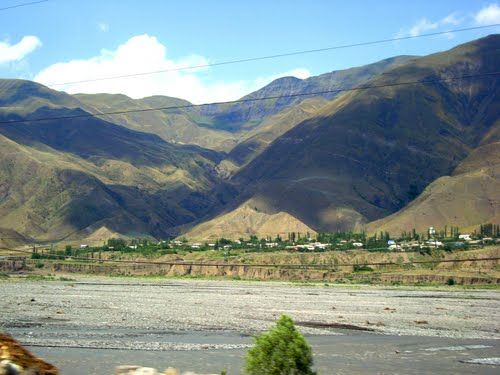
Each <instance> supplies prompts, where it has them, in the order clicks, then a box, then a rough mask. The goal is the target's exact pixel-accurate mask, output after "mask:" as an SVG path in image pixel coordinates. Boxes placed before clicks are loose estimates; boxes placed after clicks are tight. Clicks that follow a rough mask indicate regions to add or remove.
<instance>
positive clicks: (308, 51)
mask: <svg viewBox="0 0 500 375" xmlns="http://www.w3.org/2000/svg"><path fill="white" fill-rule="evenodd" d="M0 10H1V9H0ZM496 26H500V23H496V24H491V25H484V26H474V27H465V28H461V29H453V30H446V31H436V32H433V33H426V34H420V35H408V36H401V37H396V38H389V39H379V40H372V41H368V42H360V43H353V44H342V45H338V46H332V47H325V48H317V49H310V50H302V51H293V52H286V53H280V54H276V55H267V56H258V57H250V58H246V59H236V60H227V61H221V62H215V63H208V64H199V65H191V66H183V67H179V68H171V69H163V70H155V71H150V72H139V73H131V74H123V75H116V76H109V77H100V78H91V79H84V80H79V81H69V82H56V83H49V84H47V86H66V85H73V84H77V83H88V82H97V81H106V80H113V79H120V78H129V77H139V76H145V75H151V74H159V73H168V72H178V71H182V70H192V69H199V68H208V67H212V66H221V65H230V64H241V63H246V62H251V61H259V60H270V59H277V58H280V57H288V56H297V55H305V54H310V53H318V52H326V51H332V50H338V49H345V48H353V47H362V46H369V45H375V44H382V43H389V42H397V41H401V40H408V39H417V38H426V37H430V36H436V35H444V34H449V33H458V32H464V31H472V30H480V29H485V28H490V27H496Z"/></svg>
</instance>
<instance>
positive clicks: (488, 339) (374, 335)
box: [0, 277, 500, 373]
mask: <svg viewBox="0 0 500 375" xmlns="http://www.w3.org/2000/svg"><path fill="white" fill-rule="evenodd" d="M159 280H161V279H159ZM159 280H146V279H131V278H130V279H129V278H121V279H119V278H88V277H79V278H78V279H77V280H75V281H28V280H22V281H12V280H11V281H7V282H2V283H0V296H1V298H0V312H1V314H0V326H1V329H2V330H3V331H6V332H8V333H11V334H12V335H13V336H14V337H15V338H17V339H19V340H20V341H21V342H22V343H24V344H26V345H29V346H30V347H32V348H33V350H34V351H35V352H37V351H38V352H39V353H41V355H47V353H49V354H48V355H49V357H50V355H51V354H50V353H52V355H54V353H55V355H56V357H57V353H59V354H60V353H65V355H64V356H63V357H61V358H59V359H61V360H63V359H64V358H71V357H72V354H71V353H73V355H74V356H75V358H76V357H77V355H76V354H75V352H72V351H75V350H76V351H84V352H85V353H94V354H93V355H95V353H99V351H101V352H102V351H106V350H107V351H109V350H114V351H117V353H121V352H127V351H129V352H132V351H133V350H135V351H142V352H143V353H149V354H147V355H145V356H146V357H147V356H150V355H151V354H150V353H151V352H168V353H171V355H170V357H172V353H175V352H178V354H176V355H175V356H177V357H178V358H181V357H183V356H185V355H184V354H182V353H185V352H198V353H202V352H203V353H205V355H206V354H207V353H215V354H214V355H215V356H216V357H217V355H219V356H222V357H224V356H223V353H226V354H227V355H228V356H229V357H232V358H233V357H234V358H233V359H234V361H233V362H231V361H230V363H229V365H227V366H229V367H231V363H232V366H234V367H237V366H240V365H241V361H242V357H243V353H244V352H245V351H246V350H247V348H248V347H249V346H250V345H251V343H252V339H251V335H252V334H255V333H257V332H260V331H263V330H266V329H268V328H269V327H270V326H271V325H272V324H273V322H274V321H275V320H276V319H277V318H278V317H279V316H280V314H283V313H284V314H288V315H290V316H292V317H293V319H294V320H295V321H296V322H297V325H298V326H299V328H300V330H301V331H302V332H303V333H304V334H306V335H307V336H308V337H310V339H311V342H312V343H313V349H314V343H315V342H316V343H318V347H324V348H325V350H324V352H323V353H322V352H321V350H319V349H318V350H319V352H318V353H317V354H316V356H317V357H318V360H319V362H320V363H321V361H323V360H324V359H321V358H322V357H325V358H326V357H328V358H330V354H331V353H329V350H333V349H331V348H330V349H326V348H329V344H328V343H329V342H332V343H333V342H337V343H339V342H344V343H345V342H347V341H349V340H351V341H352V340H354V341H355V340H356V338H359V337H365V339H364V340H363V341H362V342H360V344H361V345H362V343H365V344H368V343H370V342H376V341H377V340H383V342H385V343H386V344H387V345H391V346H390V349H388V350H390V351H391V352H392V351H393V349H394V348H393V344H394V343H397V342H400V343H402V344H403V343H408V342H414V343H415V345H417V344H418V345H420V346H418V345H417V346H418V350H416V349H415V348H412V349H411V350H410V352H411V353H416V352H419V353H420V352H421V353H422V355H423V356H424V357H425V356H429V355H433V356H435V358H438V357H439V352H440V351H442V350H444V349H442V348H447V347H452V348H453V347H458V349H457V350H449V351H448V352H449V353H452V355H453V356H457V355H459V353H469V352H471V351H472V352H474V351H475V352H478V351H479V352H484V354H486V352H487V354H488V356H489V357H500V353H498V350H499V346H498V345H497V344H496V343H497V342H498V341H497V339H499V338H500V321H499V320H498V319H496V318H495V317H496V316H498V312H499V311H500V293H498V292H497V291H495V290H463V289H451V288H450V289H440V290H438V289H432V288H426V289H418V288H402V287H401V288H399V287H398V288H382V287H374V286H323V285H297V284H286V283H259V282H232V281H210V280H161V281H159ZM345 328H349V329H345ZM353 329H355V330H353ZM321 337H323V338H321ZM419 337H420V338H421V339H419V340H416V339H415V338H419ZM347 338H348V339H347ZM390 338H392V339H390ZM398 340H399V341H398ZM432 340H434V341H432ZM440 340H441V341H440ZM423 342H429V344H428V345H427V346H425V345H424V346H422V345H421V344H422V343H423ZM320 344H321V345H323V346H321V345H320ZM403 346H404V345H403ZM382 347H384V345H381V344H378V348H375V349H374V353H375V352H377V350H379V351H380V350H381V348H382ZM49 348H50V349H49ZM353 348H354V345H353ZM429 348H430V349H432V348H434V349H436V348H437V349H436V351H435V352H432V351H427V352H426V351H425V349H429ZM57 350H59V352H57ZM353 350H355V349H353ZM394 351H396V352H398V351H399V350H398V349H394ZM448 352H446V353H448ZM82 353H83V352H82ZM132 353H133V352H132ZM217 353H218V354H217ZM230 353H232V354H230ZM235 353H236V354H235ZM358 354H359V353H358ZM198 355H199V354H198ZM408 355H410V354H408ZM131 357H132V358H133V355H131ZM143 357H144V356H143ZM222 357H221V358H222ZM441 357H442V356H441ZM476 357H477V355H476ZM476 357H474V356H472V357H471V356H469V357H467V356H465V357H463V358H462V357H460V358H456V359H457V360H456V361H455V360H454V362H453V363H455V362H456V363H459V362H458V359H460V360H471V359H476ZM116 358H120V356H119V355H118V354H117V357H116ZM200 358H201V357H200ZM213 358H215V357H213V356H212V359H213ZM454 358H455V357H454ZM477 358H479V357H477ZM441 359H442V358H441ZM63 362H64V360H63ZM97 362H98V361H97ZM132 362H134V361H132ZM381 363H383V362H381ZM422 363H423V362H422ZM460 363H461V364H460V365H457V366H474V365H471V364H465V363H462V362H460ZM143 364H144V365H147V363H143ZM187 364H188V365H189V361H187ZM214 366H215V363H214ZM227 366H226V367H227ZM325 366H327V367H328V366H329V365H325ZM475 366H478V365H475ZM72 368H73V367H72ZM320 368H321V366H320ZM464 368H465V367H464ZM482 368H489V366H486V367H484V366H483V367H482ZM191 369H192V368H191ZM497 369H498V368H497ZM96 371H97V372H92V373H100V372H99V371H98V370H96ZM219 371H220V370H219ZM456 371H458V370H457V369H456V368H455V372H456ZM458 372H460V371H458ZM82 373H83V372H82ZM103 373H104V372H103ZM234 373H237V372H234ZM322 373H325V372H324V371H323V372H322ZM326 373H328V372H326Z"/></svg>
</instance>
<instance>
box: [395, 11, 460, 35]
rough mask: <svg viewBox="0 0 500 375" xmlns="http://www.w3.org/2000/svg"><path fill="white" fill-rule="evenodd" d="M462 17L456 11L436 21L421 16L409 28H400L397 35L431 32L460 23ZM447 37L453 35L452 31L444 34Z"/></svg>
mask: <svg viewBox="0 0 500 375" xmlns="http://www.w3.org/2000/svg"><path fill="white" fill-rule="evenodd" d="M463 21H464V19H463V18H462V17H459V16H458V14H457V13H456V12H454V13H451V14H449V15H447V16H446V17H443V18H441V19H439V20H436V21H431V20H429V19H427V18H421V19H420V20H418V21H417V22H416V23H415V24H414V25H413V26H412V27H410V28H409V29H401V30H400V31H399V32H398V33H397V37H403V36H419V35H422V34H425V33H429V32H432V31H434V30H436V31H437V30H438V29H439V28H441V27H443V26H450V25H451V26H458V25H460V24H461V23H462V22H463ZM446 35H447V36H448V37H453V34H452V33H447V34H446Z"/></svg>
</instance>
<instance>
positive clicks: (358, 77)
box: [201, 56, 414, 132]
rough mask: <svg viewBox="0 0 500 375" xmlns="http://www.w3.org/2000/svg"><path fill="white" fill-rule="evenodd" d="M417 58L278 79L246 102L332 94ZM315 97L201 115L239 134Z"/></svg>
mask: <svg viewBox="0 0 500 375" xmlns="http://www.w3.org/2000/svg"><path fill="white" fill-rule="evenodd" d="M413 58H414V56H397V57H393V58H390V59H386V60H382V61H379V62H376V63H373V64H368V65H364V66H360V67H355V68H350V69H345V70H337V71H333V72H330V73H325V74H322V75H319V76H314V77H310V78H307V79H303V80H302V79H299V78H295V77H283V78H279V79H276V80H274V81H273V82H271V83H270V84H268V85H267V86H265V87H263V88H262V89H260V90H257V91H255V92H253V93H251V94H249V95H247V96H244V97H243V98H242V99H258V98H265V97H274V96H282V95H296V94H305V93H311V92H321V91H331V90H337V89H341V88H346V87H354V86H357V85H359V84H362V83H364V82H366V81H367V80H368V79H370V78H372V77H373V76H375V75H379V74H382V73H384V72H385V71H387V70H389V69H391V68H394V67H396V66H399V65H401V64H403V63H405V62H406V61H409V60H412V59H413ZM337 95H338V93H336V92H332V93H325V94H321V95H314V97H321V98H324V99H332V98H334V97H335V96H337ZM308 98H311V96H296V97H286V98H279V99H274V100H265V101H260V102H259V101H257V102H253V101H252V102H248V103H237V104H229V105H218V106H211V107H208V108H204V109H202V111H201V113H202V114H204V115H207V116H210V117H213V120H212V126H213V127H214V128H217V129H223V130H229V131H231V132H238V131H242V130H243V131H244V130H249V129H252V128H254V127H256V126H258V125H259V124H260V123H261V122H262V120H264V119H265V118H266V117H268V116H271V115H274V114H276V113H278V112H280V111H282V110H283V109H285V108H287V107H290V106H292V105H295V104H298V103H300V102H302V101H304V100H305V99H308Z"/></svg>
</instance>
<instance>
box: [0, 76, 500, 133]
mask: <svg viewBox="0 0 500 375" xmlns="http://www.w3.org/2000/svg"><path fill="white" fill-rule="evenodd" d="M497 75H500V71H496V72H487V73H478V74H469V75H462V76H456V77H448V78H439V79H427V80H425V79H424V80H416V81H405V82H395V83H386V84H380V85H364V86H357V87H348V88H340V89H335V90H324V91H313V92H307V93H296V94H286V95H275V96H266V97H261V98H247V99H238V100H230V101H223V102H212V103H205V104H184V105H175V106H167V107H156V108H143V109H130V110H122V111H111V112H100V113H82V114H79V115H67V116H54V117H41V118H34V119H25V120H6V121H0V125H2V124H19V123H27V122H40V121H51V120H52V121H53V120H70V119H75V118H89V117H99V116H104V115H122V114H128V113H142V112H152V111H167V110H173V109H187V108H198V107H204V106H214V105H223V104H241V103H251V102H258V101H264V100H276V99H284V98H296V97H303V96H311V95H326V94H333V93H339V92H347V91H359V90H370V89H379V88H384V87H396V86H406V85H418V84H427V83H440V82H451V81H457V80H461V79H471V78H479V77H493V76H497ZM1 108H2V107H0V109H1Z"/></svg>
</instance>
